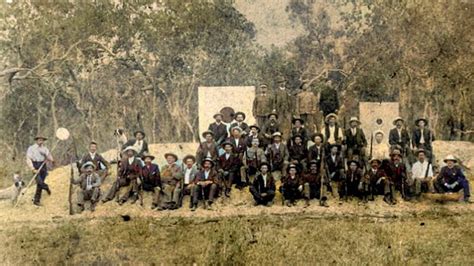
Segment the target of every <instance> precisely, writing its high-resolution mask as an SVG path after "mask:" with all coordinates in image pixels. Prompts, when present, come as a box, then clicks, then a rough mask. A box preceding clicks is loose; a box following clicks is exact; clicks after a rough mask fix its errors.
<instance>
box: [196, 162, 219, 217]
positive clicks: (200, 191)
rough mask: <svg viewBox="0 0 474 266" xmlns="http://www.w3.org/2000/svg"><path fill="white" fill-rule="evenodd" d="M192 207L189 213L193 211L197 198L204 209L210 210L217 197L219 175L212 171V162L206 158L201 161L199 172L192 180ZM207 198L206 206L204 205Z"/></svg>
mask: <svg viewBox="0 0 474 266" xmlns="http://www.w3.org/2000/svg"><path fill="white" fill-rule="evenodd" d="M193 183H194V192H193V206H192V207H191V211H195V210H196V208H197V206H198V202H199V197H201V199H202V200H203V201H204V209H212V204H213V203H214V198H215V197H216V196H217V193H218V189H219V184H220V182H219V174H218V173H217V171H216V170H214V161H213V160H212V159H211V158H206V159H204V160H203V161H202V165H201V170H200V171H199V172H198V173H197V175H196V178H195V179H194V182H193ZM206 196H207V204H206Z"/></svg>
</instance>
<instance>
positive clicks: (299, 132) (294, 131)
mask: <svg viewBox="0 0 474 266" xmlns="http://www.w3.org/2000/svg"><path fill="white" fill-rule="evenodd" d="M296 135H300V136H301V138H302V139H303V143H305V144H306V143H307V142H308V139H309V138H308V131H307V130H306V128H304V127H302V128H300V129H297V128H296V127H293V128H292V129H291V136H290V138H291V139H293V137H294V136H296ZM291 142H293V140H292V141H291Z"/></svg>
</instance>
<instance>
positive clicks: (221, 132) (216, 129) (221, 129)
mask: <svg viewBox="0 0 474 266" xmlns="http://www.w3.org/2000/svg"><path fill="white" fill-rule="evenodd" d="M208 129H209V130H210V131H212V132H213V133H214V139H215V140H216V143H217V144H221V143H222V142H224V140H225V139H226V138H227V126H226V125H225V124H224V123H220V124H219V125H218V124H217V123H216V122H214V123H211V124H209V128H208Z"/></svg>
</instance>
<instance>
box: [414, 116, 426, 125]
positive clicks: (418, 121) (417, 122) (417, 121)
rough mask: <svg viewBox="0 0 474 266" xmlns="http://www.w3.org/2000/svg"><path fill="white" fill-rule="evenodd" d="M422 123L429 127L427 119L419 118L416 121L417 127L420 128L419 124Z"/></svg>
mask: <svg viewBox="0 0 474 266" xmlns="http://www.w3.org/2000/svg"><path fill="white" fill-rule="evenodd" d="M420 121H425V125H428V119H426V118H423V117H422V118H418V119H417V120H415V125H417V126H418V124H419V123H420Z"/></svg>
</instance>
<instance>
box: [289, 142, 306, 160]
mask: <svg viewBox="0 0 474 266" xmlns="http://www.w3.org/2000/svg"><path fill="white" fill-rule="evenodd" d="M288 154H289V160H290V161H293V160H296V161H298V163H301V162H302V161H304V160H306V158H307V157H308V149H307V148H306V146H305V145H304V144H300V145H296V144H293V145H291V144H290V145H289V147H288Z"/></svg>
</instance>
